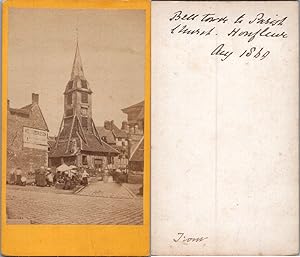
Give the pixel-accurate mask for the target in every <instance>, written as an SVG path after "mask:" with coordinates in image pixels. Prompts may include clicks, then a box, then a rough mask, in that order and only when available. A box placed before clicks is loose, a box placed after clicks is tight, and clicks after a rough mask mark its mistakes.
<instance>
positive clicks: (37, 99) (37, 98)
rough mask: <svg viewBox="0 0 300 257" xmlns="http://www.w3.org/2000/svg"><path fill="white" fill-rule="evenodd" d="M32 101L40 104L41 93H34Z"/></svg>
mask: <svg viewBox="0 0 300 257" xmlns="http://www.w3.org/2000/svg"><path fill="white" fill-rule="evenodd" d="M32 103H33V104H34V103H36V104H39V94H35V93H32Z"/></svg>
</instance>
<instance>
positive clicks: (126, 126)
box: [121, 121, 129, 132]
mask: <svg viewBox="0 0 300 257" xmlns="http://www.w3.org/2000/svg"><path fill="white" fill-rule="evenodd" d="M121 129H122V130H124V131H126V132H128V131H129V126H128V122H127V121H122V128H121Z"/></svg>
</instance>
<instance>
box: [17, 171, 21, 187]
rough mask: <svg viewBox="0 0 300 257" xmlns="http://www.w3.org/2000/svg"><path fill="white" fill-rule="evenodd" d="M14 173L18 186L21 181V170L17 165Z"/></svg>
mask: <svg viewBox="0 0 300 257" xmlns="http://www.w3.org/2000/svg"><path fill="white" fill-rule="evenodd" d="M16 175H17V177H16V184H17V185H19V186H21V185H22V181H21V177H22V170H21V168H19V167H18V168H17V170H16Z"/></svg>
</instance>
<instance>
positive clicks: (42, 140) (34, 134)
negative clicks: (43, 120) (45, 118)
mask: <svg viewBox="0 0 300 257" xmlns="http://www.w3.org/2000/svg"><path fill="white" fill-rule="evenodd" d="M23 147H28V148H35V149H41V150H48V132H47V131H44V130H40V129H34V128H28V127H23Z"/></svg>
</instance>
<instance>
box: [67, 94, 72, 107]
mask: <svg viewBox="0 0 300 257" xmlns="http://www.w3.org/2000/svg"><path fill="white" fill-rule="evenodd" d="M67 104H69V105H70V104H72V94H69V95H68V96H67Z"/></svg>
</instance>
